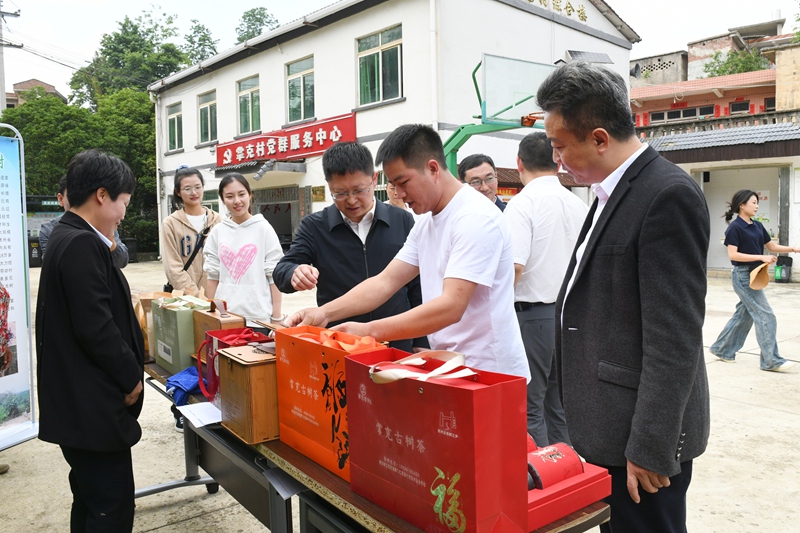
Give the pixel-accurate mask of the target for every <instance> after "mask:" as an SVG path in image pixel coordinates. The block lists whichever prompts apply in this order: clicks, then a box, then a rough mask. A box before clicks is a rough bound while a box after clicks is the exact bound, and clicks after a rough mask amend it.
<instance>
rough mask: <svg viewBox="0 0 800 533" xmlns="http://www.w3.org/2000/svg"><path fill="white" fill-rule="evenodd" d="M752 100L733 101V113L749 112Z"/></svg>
mask: <svg viewBox="0 0 800 533" xmlns="http://www.w3.org/2000/svg"><path fill="white" fill-rule="evenodd" d="M749 112H750V102H731V115H733V114H734V113H749Z"/></svg>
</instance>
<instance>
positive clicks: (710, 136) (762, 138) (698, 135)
mask: <svg viewBox="0 0 800 533" xmlns="http://www.w3.org/2000/svg"><path fill="white" fill-rule="evenodd" d="M797 139H800V126H798V125H797V124H793V123H789V122H787V123H780V124H763V125H760V126H743V127H739V128H725V129H721V130H711V131H696V132H691V133H676V134H674V135H665V136H663V137H654V138H651V139H646V141H647V143H648V144H649V145H650V146H651V147H653V148H654V149H655V150H658V151H659V152H671V151H675V150H694V149H698V148H713V147H715V146H734V145H738V144H764V143H768V142H776V141H788V140H797Z"/></svg>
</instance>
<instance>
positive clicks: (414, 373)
mask: <svg viewBox="0 0 800 533" xmlns="http://www.w3.org/2000/svg"><path fill="white" fill-rule="evenodd" d="M433 360H435V361H444V364H443V365H441V366H439V367H437V368H434V369H433V370H429V371H427V372H425V371H420V370H417V369H414V370H412V369H409V368H403V367H402V366H410V367H417V368H419V367H422V366H424V365H425V364H426V363H427V362H428V361H433ZM465 360H466V357H465V356H464V354H463V353H458V352H449V351H447V350H427V351H424V352H421V353H419V354H414V355H409V356H408V357H404V358H403V359H400V360H398V361H394V362H393V363H386V362H383V363H378V364H376V365H372V367H370V369H369V377H370V379H371V380H372V381H373V382H375V383H378V384H383V383H392V382H393V381H399V380H401V379H409V378H413V379H416V380H418V381H427V380H428V379H430V378H438V379H457V378H466V377H469V376H474V375H476V374H475V371H474V370H470V369H469V368H466V367H465V368H463V369H461V370H458V371H455V369H456V368H458V367H460V366H464V362H465ZM381 365H383V367H386V366H387V365H391V366H392V368H382V367H381ZM398 367H399V368H398Z"/></svg>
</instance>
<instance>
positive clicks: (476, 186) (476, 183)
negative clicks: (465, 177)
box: [467, 176, 497, 189]
mask: <svg viewBox="0 0 800 533" xmlns="http://www.w3.org/2000/svg"><path fill="white" fill-rule="evenodd" d="M495 181H497V176H489V177H487V178H484V179H480V178H476V179H474V180H471V181H468V182H467V185H469V186H470V187H472V188H473V189H479V188H480V187H481V185H483V184H484V183H485V184H486V185H491V184H492V183H494V182H495Z"/></svg>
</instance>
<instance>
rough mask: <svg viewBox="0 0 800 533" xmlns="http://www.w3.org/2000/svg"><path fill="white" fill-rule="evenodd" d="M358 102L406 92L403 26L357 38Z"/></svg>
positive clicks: (385, 98)
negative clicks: (404, 89)
mask: <svg viewBox="0 0 800 533" xmlns="http://www.w3.org/2000/svg"><path fill="white" fill-rule="evenodd" d="M357 45H358V104H359V105H368V104H374V103H378V102H384V101H387V100H393V99H395V98H400V97H402V96H403V27H402V25H398V26H394V27H392V28H389V29H387V30H383V31H380V32H377V33H373V34H372V35H367V36H366V37H362V38H361V39H357Z"/></svg>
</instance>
